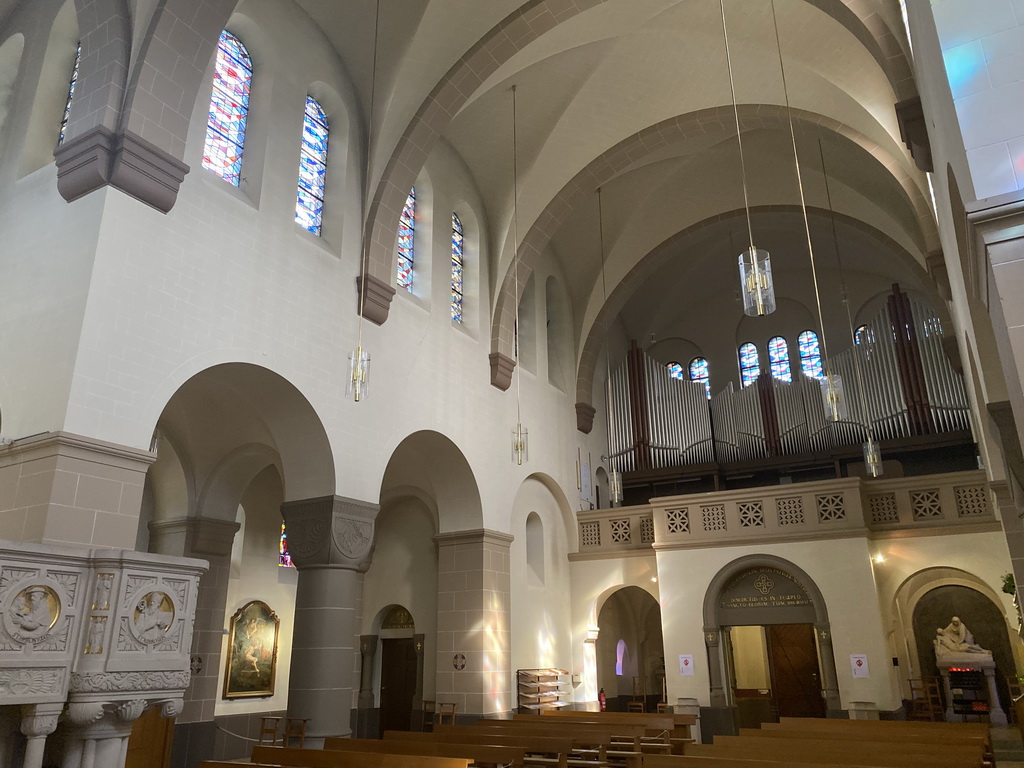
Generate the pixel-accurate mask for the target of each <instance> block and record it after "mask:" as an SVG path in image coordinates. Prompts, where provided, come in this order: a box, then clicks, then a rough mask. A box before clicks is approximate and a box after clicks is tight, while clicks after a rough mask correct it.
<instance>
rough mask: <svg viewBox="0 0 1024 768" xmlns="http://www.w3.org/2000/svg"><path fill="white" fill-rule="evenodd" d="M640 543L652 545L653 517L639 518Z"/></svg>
mask: <svg viewBox="0 0 1024 768" xmlns="http://www.w3.org/2000/svg"><path fill="white" fill-rule="evenodd" d="M640 543H641V544H653V543H654V518H653V517H641V518H640Z"/></svg>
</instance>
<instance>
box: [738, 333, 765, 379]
mask: <svg viewBox="0 0 1024 768" xmlns="http://www.w3.org/2000/svg"><path fill="white" fill-rule="evenodd" d="M760 375H761V361H760V360H759V359H758V354H757V347H755V346H754V345H753V344H751V343H750V342H749V341H748V342H747V343H746V344H743V345H741V346H740V383H741V384H742V385H743V386H744V387H749V386H750V385H751V384H753V383H754V382H755V381H757V377H758V376H760Z"/></svg>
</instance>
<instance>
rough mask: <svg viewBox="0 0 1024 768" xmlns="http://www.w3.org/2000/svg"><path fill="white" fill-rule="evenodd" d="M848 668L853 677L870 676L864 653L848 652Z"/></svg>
mask: <svg viewBox="0 0 1024 768" xmlns="http://www.w3.org/2000/svg"><path fill="white" fill-rule="evenodd" d="M850 668H851V669H852V670H853V676H854V677H870V674H869V673H868V657H867V654H864V653H851V654H850Z"/></svg>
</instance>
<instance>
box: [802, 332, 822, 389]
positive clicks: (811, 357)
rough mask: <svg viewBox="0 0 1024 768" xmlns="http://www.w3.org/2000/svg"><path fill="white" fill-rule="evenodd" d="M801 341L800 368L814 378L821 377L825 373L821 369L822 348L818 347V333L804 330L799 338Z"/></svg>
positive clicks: (806, 374)
mask: <svg viewBox="0 0 1024 768" xmlns="http://www.w3.org/2000/svg"><path fill="white" fill-rule="evenodd" d="M797 341H798V342H799V343H800V368H801V370H803V372H804V375H805V376H810V377H811V378H812V379H820V378H821V377H822V375H823V372H822V370H821V350H820V349H819V348H818V334H816V333H815V332H814V331H804V332H803V333H801V334H800V336H799V337H798V338H797Z"/></svg>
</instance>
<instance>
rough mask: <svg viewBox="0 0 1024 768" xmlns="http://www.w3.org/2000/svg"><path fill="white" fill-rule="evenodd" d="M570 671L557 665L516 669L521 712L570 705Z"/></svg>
mask: <svg viewBox="0 0 1024 768" xmlns="http://www.w3.org/2000/svg"><path fill="white" fill-rule="evenodd" d="M568 674H569V673H568V672H567V671H566V670H564V669H558V668H557V667H542V668H540V669H517V670H516V695H517V698H518V706H519V711H520V712H524V713H526V712H537V713H538V714H539V713H540V712H541V711H542V710H545V709H559V708H561V707H567V706H569V701H568V698H569V690H568V688H569V682H568V680H566V679H565V677H566V675H568Z"/></svg>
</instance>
